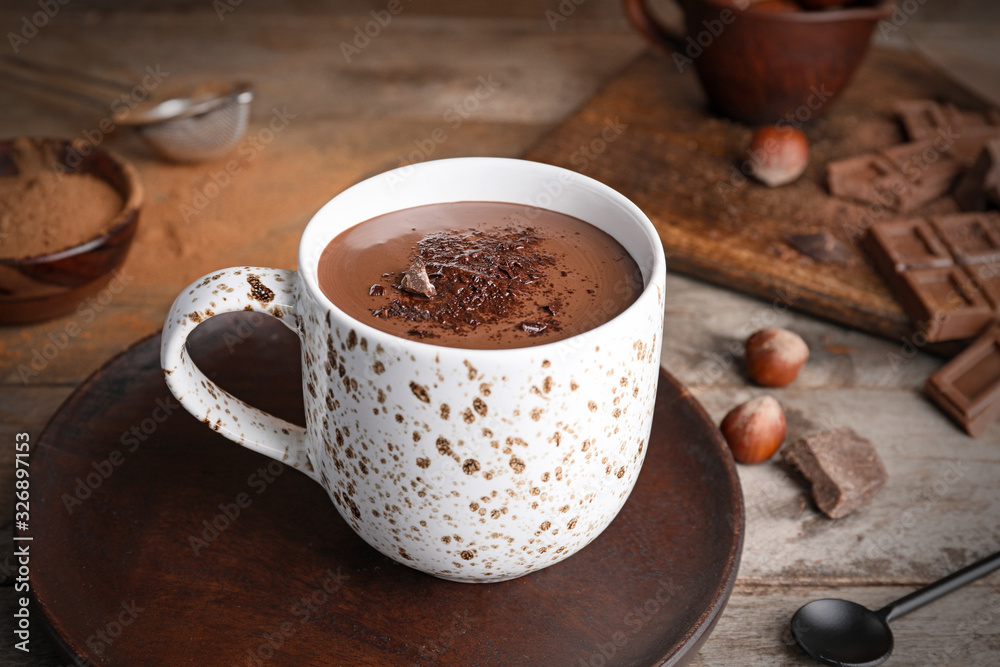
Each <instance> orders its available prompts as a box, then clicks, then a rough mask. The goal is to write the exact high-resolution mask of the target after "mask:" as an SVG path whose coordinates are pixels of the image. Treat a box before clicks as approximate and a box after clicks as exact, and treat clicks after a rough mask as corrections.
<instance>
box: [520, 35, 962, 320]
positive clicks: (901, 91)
mask: <svg viewBox="0 0 1000 667" xmlns="http://www.w3.org/2000/svg"><path fill="white" fill-rule="evenodd" d="M922 97H934V98H942V99H947V100H949V101H952V102H954V103H956V104H958V105H960V106H968V107H975V108H980V107H981V106H982V103H981V102H979V101H977V100H975V99H973V98H971V97H970V96H969V95H968V93H966V92H964V91H962V90H961V89H960V88H958V87H957V86H956V85H954V84H952V83H950V82H949V81H947V80H946V79H944V78H943V77H942V76H941V75H940V74H938V73H937V72H936V71H935V70H933V69H932V68H930V67H929V66H927V65H925V64H923V63H921V62H920V61H919V60H917V59H915V58H913V57H911V56H909V55H907V54H900V53H894V52H889V51H880V50H876V51H873V52H872V53H871V54H870V56H869V57H868V59H867V60H866V61H865V63H864V65H863V66H862V67H861V69H860V70H859V72H858V74H857V77H856V79H855V80H854V81H853V82H852V83H851V85H850V86H849V87H848V88H847V90H846V91H845V92H844V94H843V95H842V96H841V97H840V98H839V99H837V100H836V101H834V102H831V103H830V104H831V105H832V106H831V108H830V110H829V112H828V114H827V115H825V116H823V117H821V118H816V119H810V122H809V124H808V125H807V126H804V127H803V131H804V132H805V133H806V135H807V136H808V138H809V140H810V164H809V166H808V168H807V170H806V172H805V174H804V175H803V177H802V178H800V179H799V180H798V181H796V182H795V183H792V184H790V185H787V186H784V187H781V188H766V187H764V186H761V185H758V184H756V183H755V182H753V181H751V180H748V179H747V177H746V176H745V174H744V173H743V172H744V170H745V167H744V163H745V161H746V160H747V158H748V154H747V153H746V146H747V145H748V144H749V139H750V134H751V129H750V128H748V127H746V126H744V125H742V124H739V123H735V122H731V121H728V120H726V119H723V118H719V117H717V116H715V115H713V114H711V113H706V109H705V100H704V97H703V94H702V93H701V91H700V89H699V88H698V85H697V82H696V80H695V78H694V76H693V75H692V74H691V73H690V72H687V73H678V72H677V68H676V67H675V66H674V65H673V63H672V61H671V60H670V59H669V57H668V56H667V55H664V54H660V53H652V52H650V53H647V54H645V55H643V56H641V57H640V58H638V59H637V60H636V61H635V62H634V63H633V64H632V65H631V66H629V67H628V68H627V69H626V70H625V71H623V72H622V73H621V74H620V75H618V76H616V77H615V79H614V80H613V81H612V82H611V83H610V84H608V86H607V87H605V88H604V89H603V90H602V91H601V92H600V93H599V94H598V95H596V96H595V97H594V98H593V99H592V100H591V101H590V102H589V103H588V104H587V106H586V107H585V108H584V109H581V110H580V111H579V112H577V114H575V115H574V116H573V117H571V118H570V119H569V120H567V121H566V122H565V123H563V124H562V125H561V126H560V127H559V128H558V129H557V130H556V131H554V132H553V133H552V134H551V135H549V136H548V137H546V138H545V139H544V140H543V141H542V142H541V143H540V144H539V145H538V146H535V147H534V148H533V149H532V150H530V151H529V152H528V153H527V157H529V158H530V159H534V160H539V161H542V162H550V163H552V164H557V165H561V166H566V167H571V168H575V169H577V170H579V171H582V172H584V173H586V174H588V175H590V176H593V177H595V178H597V179H598V180H601V181H603V182H605V183H608V184H609V185H611V186H612V187H614V188H616V189H618V190H620V191H621V192H622V193H624V194H625V195H626V196H628V197H630V198H631V199H632V200H633V201H635V202H636V203H637V204H638V205H639V207H640V208H642V209H643V210H644V211H645V212H646V213H647V214H648V215H649V216H650V218H651V219H652V220H653V222H654V224H655V225H656V227H657V230H658V231H659V232H660V238H661V239H662V241H663V244H664V248H665V249H666V250H667V253H668V266H670V267H671V268H672V269H673V270H675V271H679V272H682V273H687V274H690V275H693V276H696V277H699V278H703V279H705V280H709V281H711V282H714V283H716V284H719V285H723V286H725V287H729V288H732V289H737V290H741V291H745V292H748V293H751V294H756V295H760V296H763V297H766V298H768V299H773V298H775V297H778V298H780V299H782V300H783V301H785V302H787V303H790V304H792V306H793V307H794V308H796V309H799V310H802V311H804V312H807V313H809V314H811V315H814V316H817V317H821V318H824V319H827V320H832V321H834V322H837V323H840V324H845V325H847V326H851V327H855V328H858V329H861V330H863V331H869V332H872V333H876V334H879V335H882V336H887V337H889V338H892V339H896V338H898V337H899V336H901V335H906V334H907V333H909V332H910V324H909V321H908V319H907V318H906V317H905V316H904V314H903V313H902V310H901V308H900V307H899V305H898V304H897V303H896V301H895V299H894V298H893V297H892V295H891V294H890V293H889V291H888V289H887V288H886V287H885V285H884V284H883V282H882V279H881V278H880V277H879V276H878V275H877V274H876V272H875V271H874V270H873V269H872V267H871V266H870V265H869V264H868V262H867V261H866V258H865V257H864V254H863V252H862V251H861V250H860V248H858V247H856V245H855V241H856V239H857V238H858V237H860V236H861V235H862V234H863V232H864V230H865V229H867V227H868V226H870V224H871V223H872V222H873V221H876V220H880V219H884V218H887V217H893V214H891V213H889V212H887V211H885V210H884V209H883V208H882V207H872V206H868V205H860V204H856V203H853V202H849V201H845V200H841V199H838V198H834V197H831V196H829V195H828V194H827V192H826V189H825V184H824V181H825V175H824V174H825V165H826V163H827V162H828V161H830V160H833V159H838V158H842V157H848V156H852V155H857V154H860V153H865V152H869V151H871V150H874V149H877V148H882V147H885V146H889V145H892V144H894V143H898V142H900V141H902V139H903V137H902V134H901V130H900V128H899V127H898V124H897V122H896V121H895V120H894V118H893V117H892V114H891V105H892V104H893V102H894V101H896V100H898V99H910V98H922ZM805 112H806V113H805V114H803V115H804V116H811V115H812V112H811V111H809V109H805ZM779 120H782V119H778V118H776V119H775V122H778V121H779ZM801 120H802V119H796V118H793V119H792V124H796V125H798V124H801V123H800V122H799V121H801ZM786 122H787V121H786ZM952 210H955V203H954V202H953V201H952V200H950V198H942V199H940V200H936V201H935V202H932V203H930V204H928V205H927V207H926V212H944V211H952ZM819 230H825V231H828V232H829V233H831V234H832V235H833V236H834V237H836V238H837V239H839V240H840V241H841V242H843V243H845V244H847V245H848V247H850V248H851V249H852V254H853V256H852V258H851V260H850V261H849V262H848V263H847V264H846V265H833V264H821V263H819V262H816V261H813V260H812V259H810V258H808V257H805V256H804V255H801V254H799V253H798V252H797V251H795V250H793V249H792V248H791V247H790V246H788V245H787V244H786V243H785V242H784V241H783V239H784V238H785V237H786V236H787V235H789V234H793V233H801V232H814V231H819Z"/></svg>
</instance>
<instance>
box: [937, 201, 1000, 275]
mask: <svg viewBox="0 0 1000 667" xmlns="http://www.w3.org/2000/svg"><path fill="white" fill-rule="evenodd" d="M931 226H932V227H933V228H934V231H936V232H937V233H938V235H939V236H940V237H941V240H942V241H944V244H945V246H946V247H947V248H948V250H949V251H950V252H951V255H952V257H954V258H955V261H956V262H957V263H959V264H987V263H992V264H996V263H998V262H1000V217H997V216H995V215H984V214H982V213H965V214H957V215H942V216H938V217H935V218H932V219H931Z"/></svg>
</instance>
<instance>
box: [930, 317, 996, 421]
mask: <svg viewBox="0 0 1000 667" xmlns="http://www.w3.org/2000/svg"><path fill="white" fill-rule="evenodd" d="M924 387H925V389H926V390H927V394H928V395H929V396H930V397H931V399H932V400H933V401H934V402H935V403H937V405H938V407H940V408H941V410H943V411H944V413H945V414H947V415H948V416H949V417H951V418H952V419H953V420H954V421H955V422H956V423H958V424H959V425H960V426H961V427H962V429H964V430H965V432H966V433H968V434H969V435H971V436H972V437H973V438H976V437H979V436H980V435H982V434H983V433H985V432H986V429H988V428H989V427H990V424H992V423H993V422H994V421H996V418H997V417H998V416H1000V325H998V326H994V327H992V328H990V329H989V330H988V331H987V332H986V333H985V334H983V335H982V336H981V337H980V338H979V339H978V340H977V341H976V342H974V343H973V344H972V345H970V346H969V347H968V348H966V350H965V351H964V352H962V353H961V354H959V355H958V356H957V357H955V358H954V359H952V360H951V361H950V362H948V363H947V364H945V365H944V366H942V367H941V369H940V370H938V372H936V373H935V374H934V375H932V376H930V377H929V378H928V379H927V383H926V384H925V385H924Z"/></svg>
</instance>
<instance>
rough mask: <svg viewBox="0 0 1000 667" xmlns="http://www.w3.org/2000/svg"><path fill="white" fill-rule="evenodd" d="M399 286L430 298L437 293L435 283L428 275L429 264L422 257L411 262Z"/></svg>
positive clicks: (411, 292)
mask: <svg viewBox="0 0 1000 667" xmlns="http://www.w3.org/2000/svg"><path fill="white" fill-rule="evenodd" d="M399 286H400V287H402V288H403V289H404V290H406V291H407V292H409V293H410V294H418V295H420V296H425V297H427V298H428V299H429V298H431V297H432V296H434V295H436V294H437V290H436V289H434V284H433V283H432V282H431V279H430V277H429V276H428V275H427V266H426V265H425V264H424V260H422V259H421V258H420V257H417V258H416V259H414V260H413V263H412V264H410V268H408V269H407V270H406V273H404V274H403V279H402V280H400V281H399Z"/></svg>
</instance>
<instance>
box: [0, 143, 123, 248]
mask: <svg viewBox="0 0 1000 667" xmlns="http://www.w3.org/2000/svg"><path fill="white" fill-rule="evenodd" d="M17 153H18V155H17V156H16V163H17V166H18V169H19V173H17V174H14V175H11V176H2V177H0V259H20V258H25V257H36V256H39V255H48V254H50V253H53V252H57V251H59V250H65V249H67V248H72V247H73V246H76V245H80V244H81V243H85V242H86V241H89V240H90V239H93V238H96V237H98V236H100V235H101V234H104V233H105V232H107V231H108V230H109V229H110V228H111V223H112V222H113V221H114V218H115V216H116V215H117V214H118V213H119V212H120V211H121V210H122V206H123V205H124V202H123V201H122V197H121V196H120V195H119V194H118V192H116V191H115V190H114V188H112V187H111V186H110V185H108V184H107V183H105V182H104V181H102V180H100V179H99V178H97V177H95V176H92V175H90V174H73V173H63V172H57V171H54V170H52V169H49V168H47V167H46V166H45V165H44V164H43V163H42V161H41V159H40V156H38V155H31V154H30V152H29V150H28V149H26V150H22V151H17Z"/></svg>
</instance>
